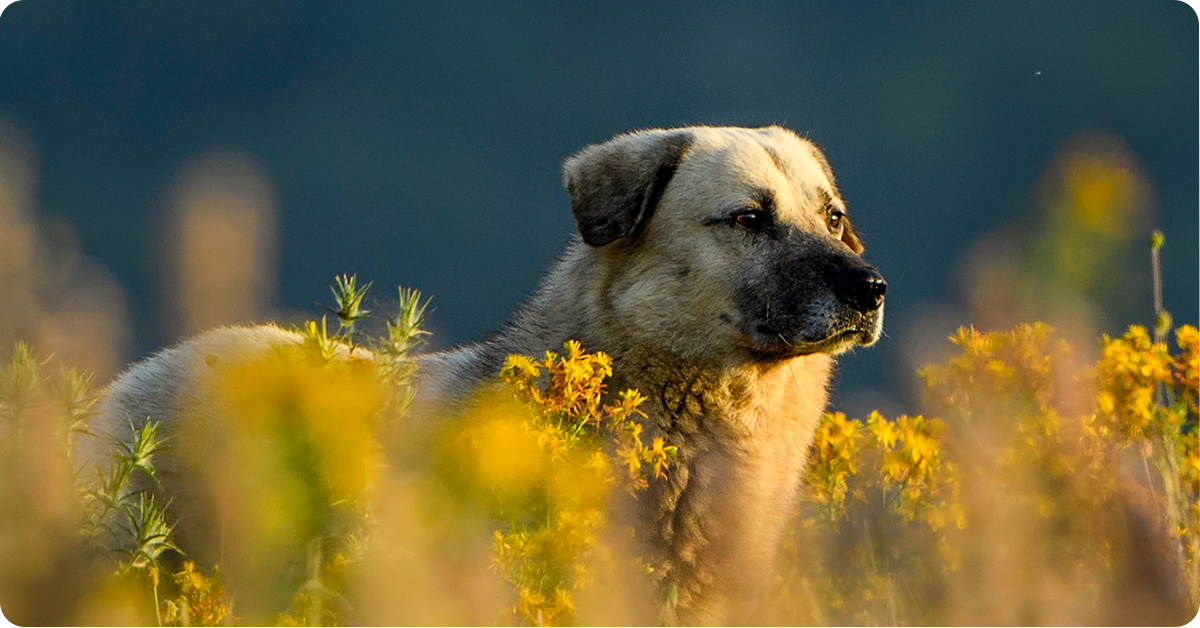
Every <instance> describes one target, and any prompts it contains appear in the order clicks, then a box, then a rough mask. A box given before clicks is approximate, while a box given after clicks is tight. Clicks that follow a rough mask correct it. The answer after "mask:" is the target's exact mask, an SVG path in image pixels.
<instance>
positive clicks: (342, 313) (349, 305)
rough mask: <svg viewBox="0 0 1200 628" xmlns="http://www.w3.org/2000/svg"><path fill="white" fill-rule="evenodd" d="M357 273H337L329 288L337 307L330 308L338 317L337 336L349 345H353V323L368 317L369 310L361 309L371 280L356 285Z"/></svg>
mask: <svg viewBox="0 0 1200 628" xmlns="http://www.w3.org/2000/svg"><path fill="white" fill-rule="evenodd" d="M357 284H358V276H357V275H349V276H347V275H339V276H337V277H334V285H333V286H332V287H330V288H329V291H330V292H332V293H333V300H334V303H335V304H336V306H337V308H336V309H334V310H331V311H332V312H333V313H334V314H336V315H337V317H338V336H339V337H341V338H342V339H344V340H345V341H346V342H347V343H349V344H350V345H351V346H353V345H354V334H355V330H354V325H355V323H357V322H358V321H360V320H363V319H365V318H368V315H369V314H370V313H371V310H367V309H363V307H362V302H363V298H364V297H366V296H367V291H368V290H370V289H371V282H368V283H367V284H366V285H365V286H362V287H361V288H360V287H358V285H357Z"/></svg>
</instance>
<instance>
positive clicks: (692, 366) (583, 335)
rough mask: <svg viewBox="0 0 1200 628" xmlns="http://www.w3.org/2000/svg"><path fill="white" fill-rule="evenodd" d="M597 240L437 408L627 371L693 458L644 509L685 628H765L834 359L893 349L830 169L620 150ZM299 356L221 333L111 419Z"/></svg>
mask: <svg viewBox="0 0 1200 628" xmlns="http://www.w3.org/2000/svg"><path fill="white" fill-rule="evenodd" d="M564 172H565V176H564V179H565V184H566V189H567V192H568V195H569V197H570V205H571V212H572V214H573V216H574V219H575V224H576V227H577V230H578V234H577V237H575V238H574V239H573V241H572V242H571V244H570V245H569V246H568V248H567V250H566V252H565V254H564V255H563V256H562V257H561V259H560V260H559V261H558V262H557V263H556V264H555V265H554V267H553V268H552V269H551V270H550V271H549V273H548V274H547V276H546V277H545V278H544V280H543V282H542V284H541V286H540V288H539V289H538V290H537V291H536V293H535V294H534V295H533V296H532V297H531V299H530V300H529V301H528V302H527V303H526V304H525V305H524V307H522V308H521V309H520V310H518V311H517V313H516V314H515V315H514V316H513V317H512V319H511V320H510V322H509V323H508V324H507V325H506V326H505V327H504V328H503V330H502V331H500V332H499V333H498V334H496V335H494V336H492V337H491V338H489V339H486V340H483V341H481V342H478V343H475V344H471V345H466V346H463V347H460V348H457V349H453V350H450V351H446V352H440V353H433V354H429V355H425V356H422V357H421V358H420V362H419V364H420V368H419V371H418V373H419V375H418V379H419V387H420V390H421V392H420V395H421V396H422V397H423V398H434V399H442V400H454V399H462V398H465V397H467V396H469V395H470V393H471V391H472V390H473V389H475V388H476V387H478V386H479V385H480V384H481V383H483V382H486V381H488V380H489V379H491V378H494V377H495V376H496V374H497V373H498V371H499V370H500V368H501V366H502V364H503V362H504V360H505V358H506V357H507V356H508V355H510V354H524V355H534V356H537V355H541V354H542V353H543V352H544V351H547V350H558V349H560V348H561V347H562V345H563V343H564V342H565V341H566V340H568V339H574V340H578V341H579V342H580V343H582V345H583V346H584V347H585V348H587V349H588V350H590V351H604V352H606V353H608V354H609V355H611V356H612V358H613V373H614V374H613V378H612V380H611V381H610V385H609V390H623V389H626V388H636V389H638V390H639V391H640V392H641V393H642V394H643V395H645V396H646V397H647V401H646V402H645V403H644V404H643V406H642V409H643V410H644V411H645V413H646V415H647V417H646V420H645V423H646V425H645V429H646V434H647V436H650V437H653V436H662V437H664V438H665V440H666V441H667V442H668V443H670V444H673V445H675V446H677V447H678V456H677V459H676V461H675V464H674V465H673V466H672V468H671V472H670V474H669V478H668V479H667V480H666V481H662V482H654V483H652V485H651V488H650V494H649V495H648V496H643V497H641V498H640V499H639V500H637V508H638V511H637V513H636V521H637V522H638V526H639V535H640V537H641V538H642V539H643V543H644V547H643V548H642V549H644V551H645V552H646V553H647V556H648V557H649V558H650V559H651V560H652V561H654V562H655V563H656V564H659V565H662V566H663V578H664V586H665V587H668V588H669V590H670V598H671V599H672V600H673V605H674V607H675V608H676V609H677V615H676V616H675V617H674V618H673V619H674V620H676V621H680V622H683V623H721V622H730V621H747V620H750V619H751V618H752V617H753V616H754V615H753V613H754V610H755V608H756V607H757V606H758V605H759V604H760V603H761V601H762V599H763V597H764V595H765V592H766V588H767V586H766V585H767V584H768V582H769V574H770V572H771V565H772V560H773V556H774V553H775V551H776V546H777V544H778V541H779V539H780V537H781V535H782V533H783V529H784V527H785V524H786V522H787V520H788V518H789V517H790V516H791V515H792V513H793V512H794V506H795V505H796V502H797V499H798V497H799V491H800V485H801V476H802V473H803V470H804V467H805V461H806V456H807V452H808V449H809V446H810V444H811V441H812V439H813V435H814V432H815V429H816V427H817V424H818V422H819V420H820V417H821V414H822V412H823V411H824V408H825V405H826V401H827V396H828V386H829V381H830V376H831V371H832V368H833V366H834V357H835V356H836V355H838V354H840V353H842V352H845V351H847V350H849V349H851V348H853V347H856V346H866V345H871V344H873V343H875V342H876V341H877V340H878V339H879V337H880V334H881V332H882V325H883V309H884V297H885V293H886V290H887V283H886V282H885V281H884V278H883V277H882V275H881V274H880V273H879V272H878V271H877V270H876V269H875V268H874V267H872V266H871V265H869V264H867V263H866V262H865V261H864V260H863V259H862V257H861V253H862V251H863V245H862V242H861V240H860V237H859V235H858V232H857V231H856V229H855V228H854V226H853V225H852V224H851V221H850V218H849V216H848V214H847V211H846V207H845V203H844V202H843V200H842V198H841V196H840V194H839V193H838V190H837V187H836V185H835V182H834V177H833V174H832V171H831V170H830V167H829V163H828V162H827V161H826V159H825V157H824V155H823V154H822V152H821V151H820V149H818V148H817V147H816V146H815V145H814V144H813V143H812V142H810V141H808V140H806V139H804V138H802V137H800V136H798V135H796V134H795V133H793V132H791V131H789V130H787V129H784V128H781V127H777V126H772V127H766V128H758V129H748V128H733V127H689V128H680V129H666V130H663V129H653V130H643V131H637V132H632V133H628V134H625V135H619V136H617V137H615V138H613V139H611V140H609V141H607V142H604V143H602V144H597V145H593V146H589V147H587V148H585V149H583V150H582V151H581V152H579V153H578V154H576V155H574V156H572V157H570V158H569V159H567V161H566V163H565V166H564ZM297 342H299V338H298V336H296V335H295V334H292V333H290V332H284V331H282V330H279V329H278V328H274V327H261V328H226V329H219V330H215V331H212V332H209V333H207V334H205V335H202V336H200V337H198V338H196V339H193V340H191V341H188V342H186V343H184V344H183V345H181V346H179V347H176V348H174V349H169V350H166V351H164V352H162V353H159V354H158V355H156V356H154V357H152V358H150V359H148V360H147V361H145V362H142V363H140V364H138V365H135V366H134V367H133V368H132V369H131V370H130V371H128V372H126V373H125V374H124V375H122V376H121V377H120V378H118V379H117V380H116V381H115V382H114V383H113V384H112V385H111V388H110V391H109V393H108V395H107V398H106V400H105V401H104V407H103V408H102V416H103V417H107V418H106V419H105V420H107V421H109V424H110V426H111V425H115V423H113V421H123V420H124V417H147V416H148V417H149V418H151V419H154V420H160V421H169V420H170V418H171V415H172V414H174V413H177V412H178V411H179V408H180V407H181V404H182V403H183V401H182V400H184V399H186V398H188V396H189V395H191V394H194V391H195V390H196V387H195V386H194V384H193V383H192V382H193V381H194V380H196V379H197V378H198V377H201V376H202V371H204V369H205V368H207V366H206V365H207V364H208V363H210V362H211V360H212V359H213V356H221V355H224V354H227V353H230V352H246V351H254V350H259V351H262V350H264V349H263V348H264V347H268V346H270V345H272V344H285V343H297Z"/></svg>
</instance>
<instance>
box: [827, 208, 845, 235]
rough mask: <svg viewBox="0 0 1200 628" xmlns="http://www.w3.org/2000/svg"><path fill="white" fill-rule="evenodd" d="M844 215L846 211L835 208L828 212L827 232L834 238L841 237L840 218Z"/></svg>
mask: <svg viewBox="0 0 1200 628" xmlns="http://www.w3.org/2000/svg"><path fill="white" fill-rule="evenodd" d="M845 217H846V212H844V211H842V210H840V209H835V210H833V211H831V212H829V233H831V234H833V236H834V237H835V238H840V237H842V222H843V221H842V219H843V218H845Z"/></svg>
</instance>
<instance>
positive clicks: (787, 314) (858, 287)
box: [738, 236, 887, 357]
mask: <svg viewBox="0 0 1200 628" xmlns="http://www.w3.org/2000/svg"><path fill="white" fill-rule="evenodd" d="M790 244H791V246H788V247H786V248H783V247H781V248H779V249H776V250H775V251H773V253H774V255H768V256H766V257H767V259H772V258H773V259H772V261H769V262H766V263H760V264H756V265H755V266H754V267H753V268H752V269H748V271H747V273H746V279H745V281H744V282H743V283H742V285H741V286H740V288H739V290H738V299H739V301H740V306H741V309H742V321H743V329H745V331H746V334H747V336H748V339H749V340H750V342H751V345H752V350H753V351H754V352H755V353H757V354H760V355H762V356H764V357H771V356H775V357H784V356H788V355H805V354H810V353H839V352H841V351H844V350H846V349H848V348H850V347H853V346H856V345H870V344H873V343H874V342H875V341H876V340H878V338H879V335H880V333H881V332H882V321H883V304H884V295H885V294H886V293H887V281H885V280H884V278H883V275H881V274H880V273H879V271H878V270H876V269H875V267H874V266H871V265H870V264H867V263H866V262H864V261H863V260H862V258H860V257H859V256H858V255H855V254H854V253H853V252H851V251H849V250H844V249H843V248H842V247H839V246H836V245H835V244H833V243H827V242H824V241H822V240H820V239H818V238H815V237H812V236H807V237H805V238H804V239H803V240H797V239H794V240H792V242H790Z"/></svg>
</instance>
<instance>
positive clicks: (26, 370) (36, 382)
mask: <svg viewBox="0 0 1200 628" xmlns="http://www.w3.org/2000/svg"><path fill="white" fill-rule="evenodd" d="M45 363H46V361H44V360H43V361H39V360H37V359H36V358H35V357H34V356H33V352H32V351H30V349H29V345H27V344H25V343H24V342H18V343H16V345H15V346H14V347H13V353H12V357H11V358H9V361H8V365H7V366H6V367H3V368H0V421H2V422H4V423H7V424H8V426H9V428H10V429H11V430H14V431H19V430H20V429H21V424H22V422H23V421H24V418H25V415H26V414H27V413H28V412H29V411H30V410H31V409H32V407H33V405H34V401H35V400H36V398H37V394H38V392H39V389H40V388H41V386H42V383H43V381H44V378H43V375H42V372H41V369H42V366H43V365H45Z"/></svg>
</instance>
